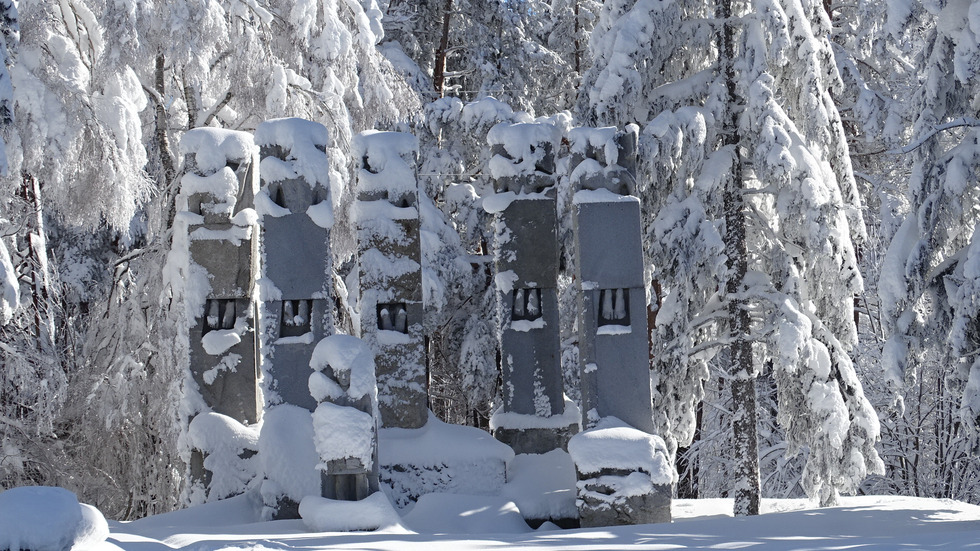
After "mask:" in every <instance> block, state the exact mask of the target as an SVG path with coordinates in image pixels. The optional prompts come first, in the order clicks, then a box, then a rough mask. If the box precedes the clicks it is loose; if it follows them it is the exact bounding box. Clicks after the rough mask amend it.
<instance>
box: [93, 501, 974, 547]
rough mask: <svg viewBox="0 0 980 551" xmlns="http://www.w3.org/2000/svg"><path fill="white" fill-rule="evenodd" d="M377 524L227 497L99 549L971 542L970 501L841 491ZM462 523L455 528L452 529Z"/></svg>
mask: <svg viewBox="0 0 980 551" xmlns="http://www.w3.org/2000/svg"><path fill="white" fill-rule="evenodd" d="M427 497H429V498H431V500H427V499H423V500H422V501H421V502H420V503H419V505H417V506H416V508H415V510H414V511H409V512H408V513H407V514H404V515H403V516H402V520H401V523H399V524H396V525H393V526H390V527H388V528H386V529H384V530H381V531H377V532H363V533H310V532H309V531H308V530H307V529H306V527H305V526H304V524H303V521H300V520H285V521H271V522H258V523H256V522H253V520H254V519H255V518H257V515H258V512H259V509H260V508H261V503H257V502H252V501H250V499H249V498H248V497H237V498H233V499H229V500H225V501H221V502H217V503H212V504H208V505H203V506H199V507H194V508H191V509H185V510H183V511H177V512H174V513H169V514H166V515H158V516H155V517H150V518H146V519H142V520H139V521H135V522H130V523H119V522H110V523H109V524H110V530H111V535H110V536H109V539H108V541H107V543H106V544H104V545H103V546H102V547H100V549H102V550H106V551H108V550H114V549H116V546H118V547H119V548H122V549H126V550H132V551H157V550H160V551H167V550H169V549H186V550H193V551H210V550H225V549H226V550H240V551H244V550H254V551H265V550H277V551H281V550H290V549H303V550H310V549H326V548H329V549H370V550H379V551H380V550H388V549H391V550H396V549H397V550H412V549H418V550H424V551H434V550H437V549H451V550H468V549H505V548H506V549H535V550H550V549H555V550H557V549H561V550H569V549H572V550H575V549H589V550H601V549H610V550H611V549H656V550H667V549H766V550H820V549H860V550H862V551H863V550H867V549H889V550H894V549H910V550H911V549H943V550H950V549H968V548H977V547H980V507H978V506H975V505H969V504H965V503H961V502H957V501H949V500H938V499H920V498H903V497H877V496H865V497H851V498H843V500H842V505H841V506H840V507H834V508H826V509H817V508H814V507H813V505H812V504H811V503H809V502H807V501H804V500H765V501H764V502H763V510H764V514H762V515H760V516H758V517H752V518H738V519H735V518H730V514H731V510H732V502H731V500H724V499H708V500H697V501H692V500H677V501H675V502H674V506H673V514H674V519H675V521H674V522H673V523H672V524H653V525H641V526H627V527H616V528H592V529H580V530H557V529H552V530H549V529H547V525H546V526H545V527H542V529H539V530H535V531H532V530H530V529H529V528H527V527H526V526H525V525H524V523H523V522H521V521H520V517H519V514H518V512H517V508H516V507H515V506H514V505H513V503H511V502H508V501H507V500H505V499H502V498H499V497H496V498H495V497H485V496H481V497H476V496H473V497H468V496H439V495H435V496H427ZM460 531H463V533H459V532H460Z"/></svg>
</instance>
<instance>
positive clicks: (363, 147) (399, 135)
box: [351, 130, 419, 207]
mask: <svg viewBox="0 0 980 551" xmlns="http://www.w3.org/2000/svg"><path fill="white" fill-rule="evenodd" d="M351 146H352V148H353V155H354V156H355V158H356V159H360V161H361V166H360V170H359V171H358V174H357V198H358V200H360V201H377V200H379V199H387V200H388V201H389V202H390V203H391V204H393V205H395V206H396V207H414V206H415V204H416V202H417V201H418V184H417V180H416V170H417V169H416V167H417V166H418V158H419V140H418V138H416V137H415V136H413V135H411V134H406V133H404V132H380V131H376V130H369V131H367V132H361V133H360V134H358V135H357V136H355V137H354V141H353V143H352V144H351Z"/></svg>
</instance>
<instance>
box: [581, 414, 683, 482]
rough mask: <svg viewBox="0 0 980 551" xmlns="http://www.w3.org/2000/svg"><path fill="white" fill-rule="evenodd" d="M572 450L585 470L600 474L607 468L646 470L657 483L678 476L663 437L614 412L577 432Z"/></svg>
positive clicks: (582, 471) (588, 472)
mask: <svg viewBox="0 0 980 551" xmlns="http://www.w3.org/2000/svg"><path fill="white" fill-rule="evenodd" d="M568 454H569V455H571V456H572V461H574V462H575V466H576V468H577V469H578V470H579V472H581V473H583V474H598V473H600V472H601V471H602V470H603V469H618V470H626V471H643V472H645V473H647V474H649V475H650V478H651V480H652V481H653V483H654V484H670V483H671V482H672V481H673V477H674V475H673V471H672V468H671V467H672V466H671V464H670V460H669V459H668V458H667V445H666V444H665V443H664V441H663V439H662V438H660V437H659V436H656V435H652V434H647V433H645V432H643V431H641V430H638V429H635V428H633V427H631V426H630V425H628V424H626V423H624V422H623V421H621V420H619V419H618V418H616V417H612V416H609V417H603V418H602V419H600V420H599V422H598V423H597V424H596V426H595V427H594V428H591V429H589V430H587V431H584V432H580V433H578V434H576V435H575V436H573V437H572V439H571V440H569V441H568Z"/></svg>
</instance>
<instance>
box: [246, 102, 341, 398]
mask: <svg viewBox="0 0 980 551" xmlns="http://www.w3.org/2000/svg"><path fill="white" fill-rule="evenodd" d="M327 140H328V135H327V129H326V128H325V127H324V126H323V125H321V124H318V123H315V122H310V121H306V120H302V119H279V120H273V121H266V122H263V123H262V124H260V125H259V126H258V128H256V130H255V143H256V145H258V146H259V147H260V148H261V149H260V157H261V159H262V160H261V163H260V165H259V166H260V174H261V180H262V187H261V190H260V191H259V193H258V194H257V195H256V197H255V205H256V211H257V212H258V213H259V215H260V216H261V218H262V240H261V242H262V247H261V249H262V255H261V258H262V262H261V267H260V271H261V279H260V280H259V281H260V282H261V295H262V296H261V299H262V302H261V308H262V316H261V319H262V331H261V344H262V347H261V349H262V367H263V370H264V373H265V378H266V380H265V381H264V389H263V391H264V393H265V401H266V403H267V404H269V405H273V404H276V403H286V404H293V405H296V406H300V407H303V408H306V409H308V410H310V411H313V409H315V408H316V401H315V400H313V397H312V396H311V395H310V391H309V388H308V386H307V380H308V378H309V376H310V358H311V357H312V353H313V349H314V347H315V346H316V344H317V343H318V342H320V340H321V339H323V338H324V337H326V336H328V335H331V334H333V332H334V331H333V320H332V319H331V309H332V307H333V304H332V297H331V295H332V292H331V290H332V288H333V263H332V259H331V258H332V257H331V254H330V228H331V226H332V225H333V211H332V207H331V200H330V187H329V181H328V175H329V174H330V167H329V165H328V163H327V155H326V146H327Z"/></svg>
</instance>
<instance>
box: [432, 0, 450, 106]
mask: <svg viewBox="0 0 980 551" xmlns="http://www.w3.org/2000/svg"><path fill="white" fill-rule="evenodd" d="M452 15H453V0H446V6H445V7H444V8H443V11H442V35H441V36H440V37H439V48H438V49H436V63H435V67H434V68H433V69H432V87H433V88H434V89H435V91H436V93H437V94H439V97H440V98H441V97H442V94H443V87H444V86H445V84H446V55H447V54H448V52H449V23H450V20H451V19H452Z"/></svg>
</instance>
